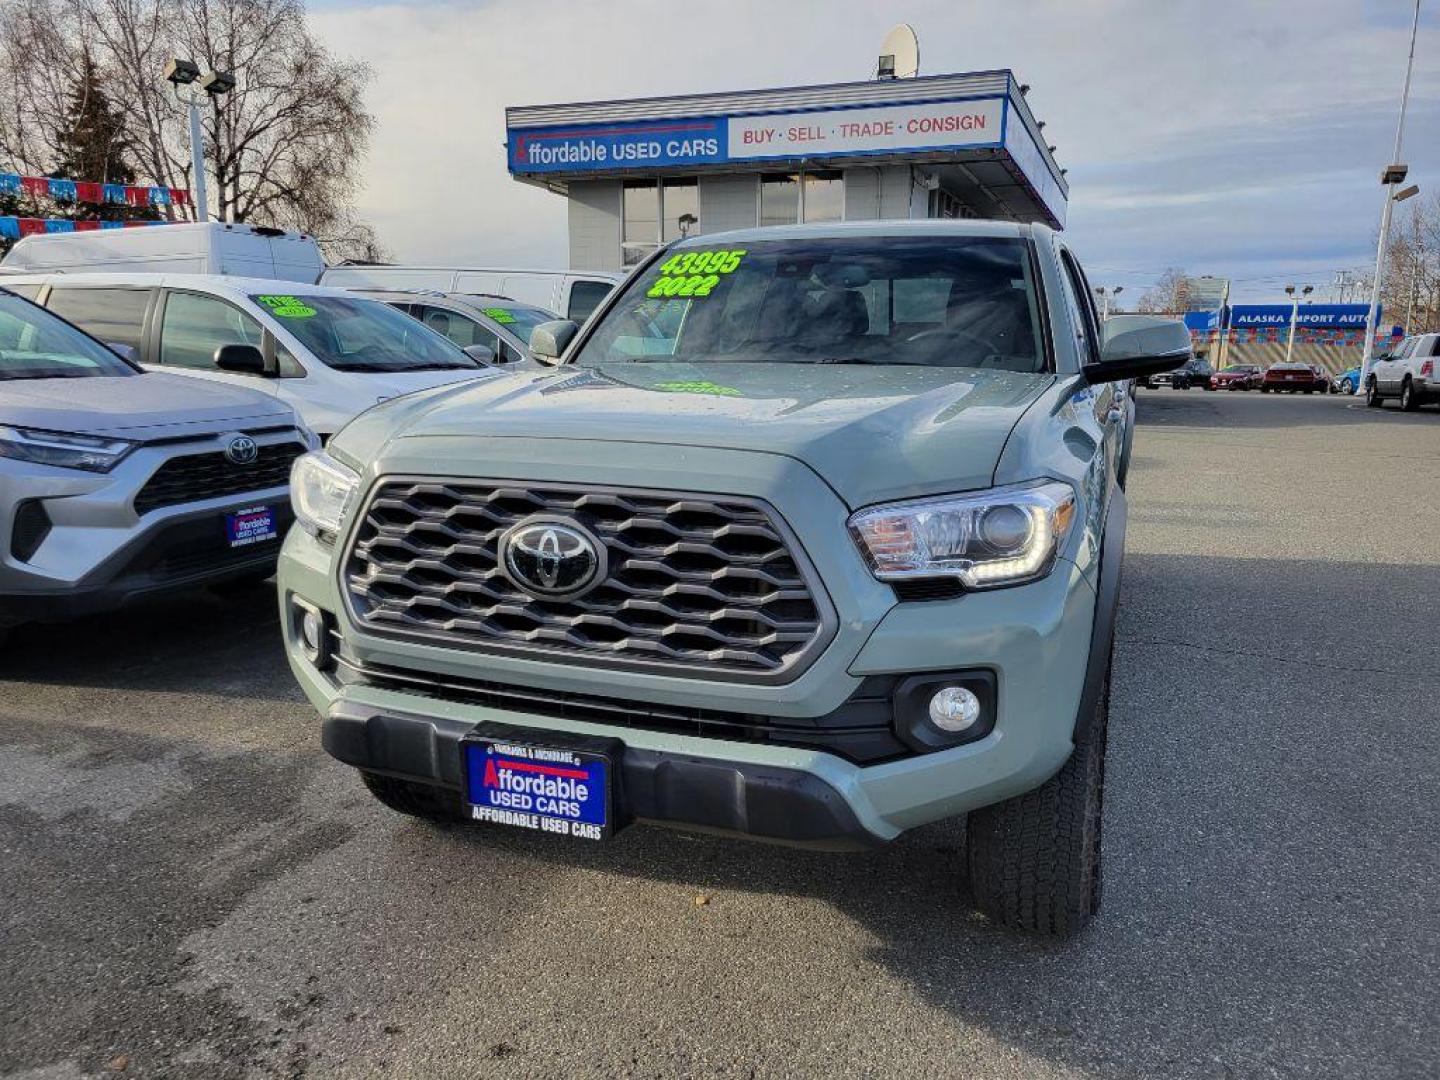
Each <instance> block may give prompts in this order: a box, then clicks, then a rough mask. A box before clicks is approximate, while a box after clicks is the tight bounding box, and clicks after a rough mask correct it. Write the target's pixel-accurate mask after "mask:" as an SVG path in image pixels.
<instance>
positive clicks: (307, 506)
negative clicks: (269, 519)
mask: <svg viewBox="0 0 1440 1080" xmlns="http://www.w3.org/2000/svg"><path fill="white" fill-rule="evenodd" d="M359 483H360V476H359V474H358V473H356V472H355V471H354V470H353V469H350V468H347V467H346V466H344V465H341V464H340V463H339V462H338V461H336V460H335V459H334V458H332V457H331V456H330V455H329V454H327V453H325V451H323V450H312V451H311V452H310V453H308V454H302V455H301V456H300V457H298V458H296V459H295V464H294V465H293V466H291V469H290V502H291V504H292V505H293V506H294V507H295V520H296V521H298V522H300V526H301V528H303V529H304V530H305V531H306V532H308V533H309V534H310V535H311V536H314V537H317V538H318V539H321V540H329V541H332V542H333V541H334V539H335V537H337V536H338V535H340V526H341V525H342V524H343V523H344V521H345V513H346V511H348V510H349V509H350V498H351V496H353V495H354V494H355V489H356V487H358V486H359Z"/></svg>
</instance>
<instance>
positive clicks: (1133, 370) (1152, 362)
mask: <svg viewBox="0 0 1440 1080" xmlns="http://www.w3.org/2000/svg"><path fill="white" fill-rule="evenodd" d="M1102 334H1103V335H1104V339H1105V341H1104V344H1103V345H1101V347H1100V362H1099V363H1098V364H1087V365H1086V366H1085V368H1084V370H1083V371H1082V374H1083V375H1084V377H1085V381H1086V382H1088V383H1106V382H1119V381H1121V380H1123V379H1140V378H1144V377H1145V376H1147V375H1158V374H1159V373H1160V372H1162V371H1173V370H1175V369H1176V368H1178V367H1180V366H1181V365H1182V364H1184V363H1185V361H1187V360H1189V359H1191V357H1192V356H1193V355H1194V354H1193V349H1192V346H1191V344H1190V331H1189V330H1187V329H1185V324H1184V323H1183V322H1181V321H1180V320H1178V319H1158V318H1156V317H1155V316H1153V315H1112V316H1110V318H1108V319H1106V320H1105V325H1104V328H1103V330H1102Z"/></svg>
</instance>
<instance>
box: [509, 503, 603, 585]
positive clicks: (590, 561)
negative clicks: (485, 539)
mask: <svg viewBox="0 0 1440 1080" xmlns="http://www.w3.org/2000/svg"><path fill="white" fill-rule="evenodd" d="M499 556H500V567H501V570H502V571H503V572H504V574H505V576H506V577H507V578H509V579H510V581H511V582H513V583H514V584H515V585H516V587H518V588H520V589H522V590H524V591H525V592H527V593H529V594H530V595H531V596H533V597H535V598H537V599H540V600H568V599H573V598H574V597H577V596H580V595H582V594H584V593H586V592H589V591H590V589H592V588H594V587H595V585H597V584H598V583H599V582H600V581H601V580H603V579H604V576H605V564H606V558H605V545H604V544H602V543H601V542H600V541H599V540H598V539H596V538H595V537H594V536H593V535H591V533H590V531H589V530H588V529H586V528H584V527H583V526H581V525H579V524H577V523H575V522H570V521H561V520H557V519H552V518H539V519H537V518H530V519H529V520H527V521H522V522H520V523H519V524H518V525H514V526H512V527H511V528H510V529H509V531H507V532H506V533H505V534H504V535H503V536H501V537H500V550H499Z"/></svg>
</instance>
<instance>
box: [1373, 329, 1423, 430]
mask: <svg viewBox="0 0 1440 1080" xmlns="http://www.w3.org/2000/svg"><path fill="white" fill-rule="evenodd" d="M1437 364H1440V334H1417V335H1415V336H1413V337H1408V338H1406V339H1405V340H1404V341H1402V342H1401V343H1400V344H1399V345H1398V346H1397V347H1396V348H1395V351H1394V352H1389V353H1385V354H1384V355H1383V356H1379V357H1376V358H1375V359H1374V360H1373V361H1372V362H1371V365H1370V377H1369V379H1368V380H1367V381H1366V383H1365V402H1366V404H1367V405H1371V406H1375V407H1377V408H1378V407H1379V406H1381V405H1383V404H1384V403H1385V401H1386V400H1387V399H1388V398H1392V397H1393V398H1396V399H1398V400H1399V402H1400V408H1402V409H1404V410H1405V411H1406V412H1413V411H1414V410H1415V409H1418V408H1419V407H1420V406H1421V405H1424V404H1426V403H1427V402H1431V401H1440V372H1437V371H1436V365H1437Z"/></svg>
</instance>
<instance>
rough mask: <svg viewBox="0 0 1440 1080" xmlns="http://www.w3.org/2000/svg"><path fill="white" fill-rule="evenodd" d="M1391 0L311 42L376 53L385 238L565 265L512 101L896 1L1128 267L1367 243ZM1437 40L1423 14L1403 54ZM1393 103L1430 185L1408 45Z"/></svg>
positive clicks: (495, 28)
mask: <svg viewBox="0 0 1440 1080" xmlns="http://www.w3.org/2000/svg"><path fill="white" fill-rule="evenodd" d="M1408 11H1409V7H1408V4H1407V3H1405V0H1385V2H1383V3H1382V2H1379V0H1376V2H1374V3H1369V4H1367V5H1364V6H1360V5H1356V4H1355V3H1354V2H1353V0H1312V2H1311V3H1307V4H1305V5H1302V6H1300V7H1297V6H1295V5H1293V4H1280V3H1273V4H1272V3H1266V4H1255V3H1246V2H1243V0H1223V2H1212V3H1207V4H1183V5H1182V4H1159V3H1155V2H1154V0H1041V2H1030V3H1026V2H1019V0H1017V2H1013V3H1009V4H1005V5H971V4H955V3H953V2H952V0H907V2H906V3H905V4H903V5H900V4H888V3H875V2H873V0H824V2H822V0H727V3H726V4H724V5H723V7H715V6H697V5H693V4H685V5H677V4H674V3H671V2H668V0H663V2H655V0H608V2H604V3H580V2H573V3H556V2H554V0H549V2H547V0H496V2H493V3H429V2H417V3H407V4H385V5H371V4H345V3H339V4H328V5H326V6H324V7H323V8H321V9H319V10H317V11H316V12H315V13H314V16H313V17H314V20H315V24H316V28H317V30H318V31H319V32H320V34H321V35H322V36H323V37H324V39H325V40H326V41H327V43H328V44H329V45H330V47H331V48H332V49H334V50H335V51H336V52H339V53H343V54H348V55H352V56H357V57H361V58H364V59H366V60H368V61H370V63H371V64H373V65H374V68H375V72H376V80H375V84H374V87H373V89H372V91H371V94H370V98H369V104H370V107H371V108H372V110H373V111H374V112H375V114H376V116H377V117H378V120H379V125H378V130H377V132H376V138H375V142H374V148H373V152H372V155H371V158H370V161H369V163H368V168H367V176H368V181H367V183H366V186H365V190H364V192H363V195H362V199H361V208H362V211H363V212H364V213H365V215H366V216H367V217H368V218H369V219H370V220H371V221H372V222H373V223H374V224H375V225H376V226H377V227H378V228H379V229H380V232H381V235H382V237H383V238H384V240H385V242H386V243H387V244H388V245H389V246H390V247H391V249H392V250H394V251H395V253H396V254H397V255H398V256H399V257H401V258H403V259H406V260H420V259H433V260H438V261H464V262H471V263H511V264H526V265H563V264H564V262H565V259H566V240H565V207H564V200H563V199H562V198H560V197H559V196H555V195H551V194H549V193H547V192H544V191H540V190H538V189H536V188H532V187H528V186H526V185H522V184H517V183H515V182H514V181H512V180H511V179H510V178H509V176H508V174H507V173H506V171H505V155H504V109H505V106H507V105H525V104H539V103H544V102H552V101H582V100H603V99H606V98H624V97H638V96H644V95H649V94H664V93H675V92H696V91H704V90H726V89H744V88H751V87H764V86H786V85H798V84H805V83H815V82H833V81H843V80H847V79H858V78H864V77H866V76H867V74H868V72H869V69H870V65H871V63H872V61H873V53H874V52H875V50H876V46H877V45H878V43H879V41H880V39H881V37H882V36H883V34H884V32H885V30H886V29H887V28H888V27H889V26H890V25H892V24H893V23H895V22H897V21H900V20H901V19H902V18H903V19H906V20H908V21H910V22H911V23H913V24H914V25H915V26H916V27H917V29H918V30H919V32H920V38H921V64H922V70H924V71H926V72H929V73H938V72H943V71H965V70H979V69H985V68H996V67H1010V68H1013V69H1014V70H1015V72H1016V74H1017V75H1018V76H1019V78H1021V79H1022V80H1023V81H1025V82H1028V83H1030V84H1031V85H1032V86H1033V88H1034V89H1033V90H1032V92H1031V94H1030V102H1031V104H1032V107H1033V108H1034V109H1035V110H1036V112H1037V114H1038V115H1039V116H1040V117H1041V118H1042V119H1044V120H1046V121H1047V127H1046V135H1047V136H1049V137H1050V138H1051V139H1052V141H1054V142H1055V143H1056V144H1057V145H1058V147H1059V151H1058V157H1059V159H1060V161H1061V163H1062V164H1064V165H1066V166H1068V167H1069V169H1070V175H1069V179H1070V182H1071V185H1072V186H1071V206H1070V229H1071V232H1072V233H1073V235H1074V237H1075V241H1076V243H1077V245H1078V246H1079V247H1080V249H1081V250H1082V252H1083V253H1085V254H1086V255H1087V256H1088V257H1089V260H1090V262H1091V263H1092V264H1095V265H1099V266H1106V267H1112V268H1114V272H1115V273H1123V274H1127V275H1129V276H1127V277H1125V278H1123V280H1124V282H1125V283H1126V284H1127V286H1132V285H1133V286H1142V285H1143V284H1144V283H1145V281H1144V278H1145V277H1146V276H1147V275H1149V276H1153V275H1154V274H1155V273H1158V271H1159V270H1160V269H1161V268H1163V267H1164V266H1166V265H1171V264H1178V265H1183V266H1185V267H1187V268H1188V269H1190V270H1192V271H1193V272H1197V273H1199V272H1209V273H1219V274H1231V275H1234V276H1236V277H1237V278H1249V279H1259V278H1263V277H1264V276H1266V275H1269V276H1279V277H1283V276H1284V275H1285V274H1286V273H1295V274H1300V273H1307V274H1313V275H1317V276H1318V275H1320V274H1321V273H1323V274H1324V280H1328V276H1329V270H1330V269H1333V268H1336V267H1340V266H1350V265H1355V264H1356V262H1357V260H1358V261H1360V262H1363V261H1364V259H1365V257H1366V249H1367V248H1368V247H1369V245H1370V244H1371V243H1372V240H1371V237H1372V235H1373V232H1374V228H1375V219H1376V217H1377V216H1378V204H1379V201H1380V198H1379V195H1380V193H1379V191H1378V184H1377V183H1376V177H1377V175H1378V170H1379V167H1380V165H1381V164H1382V163H1383V160H1384V159H1385V158H1387V157H1388V156H1389V153H1390V142H1391V140H1392V139H1393V134H1394V126H1393V125H1394V110H1395V100H1396V98H1397V96H1398V91H1399V85H1400V77H1401V73H1402V70H1403V68H1402V65H1403V63H1404V46H1405V40H1406V36H1407V34H1408V29H1409V24H1408ZM1435 36H1436V35H1435V32H1434V30H1433V28H1432V27H1431V26H1429V25H1426V26H1424V27H1422V41H1421V45H1420V54H1421V55H1427V54H1433V50H1431V49H1430V44H1431V43H1430V41H1429V40H1428V39H1433V38H1434V37H1435ZM1412 107H1413V108H1414V117H1413V120H1412V123H1411V125H1410V130H1409V136H1408V138H1407V153H1406V156H1407V157H1408V158H1409V160H1410V165H1411V168H1412V175H1414V176H1415V177H1416V178H1417V179H1418V180H1419V181H1420V182H1421V183H1422V184H1426V182H1427V179H1428V178H1429V177H1434V176H1435V175H1436V170H1437V166H1440V141H1437V140H1436V138H1435V123H1436V121H1437V120H1440V69H1436V68H1435V67H1434V66H1433V65H1426V64H1423V63H1422V64H1419V65H1418V66H1417V72H1416V84H1415V88H1414V101H1413V102H1412ZM1437 182H1440V181H1437V180H1431V181H1430V186H1432V187H1433V185H1434V184H1435V183H1437ZM1287 268H1293V269H1287ZM1117 280H1121V279H1119V278H1117ZM1268 288H1269V285H1268V283H1267V282H1264V281H1261V280H1255V281H1254V285H1253V289H1252V291H1253V292H1255V293H1256V294H1257V295H1258V293H1259V292H1261V291H1264V290H1266V289H1268ZM1242 295H1243V293H1242Z"/></svg>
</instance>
